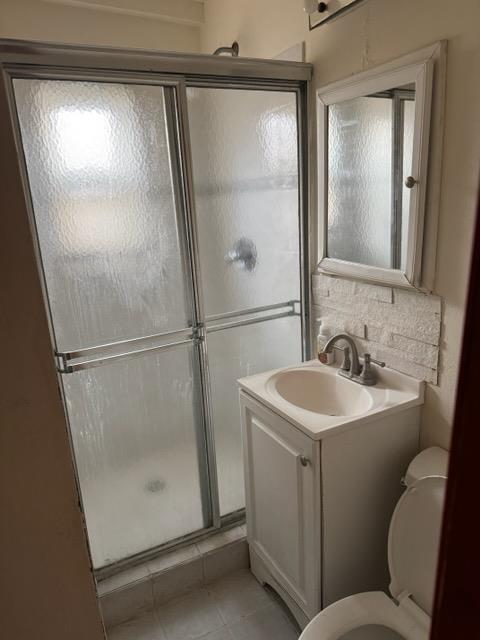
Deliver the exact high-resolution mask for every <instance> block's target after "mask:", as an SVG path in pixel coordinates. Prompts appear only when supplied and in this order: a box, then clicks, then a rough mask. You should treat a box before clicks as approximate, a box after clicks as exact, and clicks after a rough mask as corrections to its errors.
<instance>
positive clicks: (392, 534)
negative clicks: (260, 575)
mask: <svg viewBox="0 0 480 640" xmlns="http://www.w3.org/2000/svg"><path fill="white" fill-rule="evenodd" d="M446 462H447V453H446V452H445V451H443V450H442V449H439V448H438V447H433V448H431V449H429V450H426V451H424V452H422V453H421V454H419V456H417V457H416V458H415V459H414V460H413V462H412V463H411V464H410V466H409V469H408V471H407V474H406V476H405V482H406V484H407V489H406V491H405V492H404V493H403V495H402V496H401V498H400V500H399V501H398V503H397V506H396V508H395V511H394V513H393V516H392V520H391V523H390V529H389V535H388V565H389V569H390V578H391V581H390V593H391V595H392V597H389V596H388V595H387V594H386V593H384V592H382V591H371V592H366V593H358V594H355V595H352V596H349V597H347V598H343V599H342V600H339V601H338V602H335V603H333V604H331V605H329V606H328V607H326V609H324V610H323V611H321V612H320V613H319V614H318V615H317V616H315V617H314V618H313V619H312V620H311V622H310V623H309V624H308V625H307V626H306V627H305V629H304V630H303V633H302V634H301V636H300V638H299V640H428V637H429V631H430V618H431V611H432V604H433V595H434V587H435V575H436V566H437V556H438V548H439V543H440V532H441V524H442V514H443V503H444V498H445V488H446ZM437 474H438V475H437Z"/></svg>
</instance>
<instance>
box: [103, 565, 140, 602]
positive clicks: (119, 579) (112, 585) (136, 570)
mask: <svg viewBox="0 0 480 640" xmlns="http://www.w3.org/2000/svg"><path fill="white" fill-rule="evenodd" d="M147 577H148V567H147V565H145V564H141V565H138V566H137V567H132V568H131V569H127V570H126V571H122V572H121V573H117V574H116V575H114V576H112V577H111V578H107V579H106V580H102V581H101V582H99V583H98V587H97V591H98V595H100V596H102V595H105V594H107V593H110V592H111V591H115V590H116V589H121V588H122V587H125V586H127V585H131V584H132V583H134V582H139V581H140V580H145V578H147Z"/></svg>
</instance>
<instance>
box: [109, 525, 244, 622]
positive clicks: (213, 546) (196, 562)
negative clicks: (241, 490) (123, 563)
mask: <svg viewBox="0 0 480 640" xmlns="http://www.w3.org/2000/svg"><path fill="white" fill-rule="evenodd" d="M248 567H249V554H248V545H247V540H246V525H244V524H242V525H238V526H236V527H233V528H232V529H228V530H227V531H221V532H219V533H216V534H213V535H212V536H210V537H208V538H204V539H203V540H200V541H199V542H196V543H193V544H190V545H188V546H186V547H181V548H179V549H174V550H172V551H170V552H169V553H163V554H162V555H159V557H157V558H154V559H150V560H148V561H146V562H144V563H142V564H139V565H137V566H135V567H132V568H129V569H126V570H124V571H122V572H120V573H118V574H116V575H114V576H111V577H109V578H106V579H104V580H101V581H99V582H98V584H97V593H98V596H99V602H100V609H101V611H102V615H103V621H104V624H105V626H106V627H110V626H113V625H116V624H119V623H121V622H126V621H127V620H129V619H131V618H133V617H134V616H136V615H137V614H138V613H139V612H140V611H142V610H147V609H151V608H153V607H154V606H156V605H159V604H162V603H164V602H166V601H167V600H170V599H171V598H174V597H176V596H178V595H181V594H182V593H185V592H187V591H190V590H191V589H194V588H197V587H198V586H200V585H205V584H208V583H210V582H212V581H214V580H216V579H218V578H220V577H222V576H224V575H226V574H228V573H231V572H232V571H236V570H237V569H244V568H248Z"/></svg>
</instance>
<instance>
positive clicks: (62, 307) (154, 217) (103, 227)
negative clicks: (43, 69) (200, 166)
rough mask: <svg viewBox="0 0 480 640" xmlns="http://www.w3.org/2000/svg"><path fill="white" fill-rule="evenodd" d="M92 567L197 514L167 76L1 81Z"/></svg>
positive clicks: (196, 431) (167, 536)
mask: <svg viewBox="0 0 480 640" xmlns="http://www.w3.org/2000/svg"><path fill="white" fill-rule="evenodd" d="M13 86H14V93H15V100H16V107H17V113H18V119H19V124H20V131H21V138H22V144H23V151H24V156H25V161H26V167H27V173H28V180H29V187H30V194H31V200H32V204H33V211H34V217H35V224H36V231H37V235H38V243H39V247H40V253H41V262H42V267H43V273H44V278H45V286H46V291H47V299H48V305H49V309H50V314H51V322H52V327H53V334H54V340H55V347H56V350H57V353H59V354H60V364H61V366H62V369H61V370H62V371H63V373H62V383H63V388H64V394H65V401H66V406H67V413H68V417H69V423H70V429H71V436H72V443H73V448H74V453H75V459H76V467H77V473H78V477H79V481H80V489H81V494H82V500H83V506H84V511H85V516H86V523H87V528H88V532H89V539H90V546H91V551H92V557H93V562H94V566H95V567H103V566H105V565H109V564H111V563H114V562H116V561H118V560H121V559H124V558H126V557H128V556H132V555H135V554H137V553H140V552H143V551H146V550H148V549H151V548H154V547H156V546H159V545H161V544H162V543H165V542H168V541H170V540H173V539H175V538H179V537H181V536H185V535H187V534H190V533H192V532H195V531H198V530H201V529H203V528H205V527H207V526H210V524H211V506H210V501H209V489H208V473H207V461H206V444H205V430H204V420H203V413H202V388H201V384H200V374H199V352H198V348H197V341H196V337H195V335H194V331H192V327H193V326H194V325H195V323H196V318H195V314H194V309H193V304H192V299H193V293H192V290H193V285H192V276H191V269H190V266H189V264H190V263H189V258H188V255H187V251H186V248H185V240H184V238H185V229H184V224H185V222H184V211H183V208H182V203H181V202H179V197H178V196H177V194H178V192H179V191H180V185H179V184H178V180H177V177H176V176H177V174H178V172H177V169H176V162H177V157H176V155H175V153H176V151H175V149H176V147H175V145H176V140H177V138H176V133H175V130H174V125H172V123H173V122H174V121H175V113H174V107H173V104H174V102H173V92H174V90H175V89H174V87H173V86H162V85H161V84H153V83H152V84H148V85H147V84H133V83H131V84H127V83H124V84H122V83H118V82H94V81H79V80H53V79H34V78H30V79H29V78H23V79H22V78H17V79H14V80H13Z"/></svg>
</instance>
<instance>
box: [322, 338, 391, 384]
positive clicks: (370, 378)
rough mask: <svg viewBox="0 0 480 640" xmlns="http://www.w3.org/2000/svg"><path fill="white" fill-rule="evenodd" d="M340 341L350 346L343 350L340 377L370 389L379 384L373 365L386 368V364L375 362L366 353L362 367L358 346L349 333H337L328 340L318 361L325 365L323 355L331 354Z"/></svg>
mask: <svg viewBox="0 0 480 640" xmlns="http://www.w3.org/2000/svg"><path fill="white" fill-rule="evenodd" d="M339 340H344V341H345V342H346V343H347V344H348V347H345V348H344V349H342V351H343V363H342V366H341V367H340V369H339V370H338V375H340V376H343V377H344V378H349V379H350V380H353V381H354V382H358V384H364V385H367V386H369V387H371V386H373V385H375V384H377V375H376V373H375V371H374V370H373V369H372V365H371V363H372V362H374V363H375V364H377V365H378V366H379V367H384V366H385V362H380V361H379V360H374V359H373V358H372V357H371V355H370V354H369V353H366V354H365V355H364V356H363V366H362V365H361V364H360V359H359V357H358V350H357V345H356V344H355V342H354V340H353V338H352V337H351V336H349V335H348V333H337V334H336V335H334V336H332V337H331V338H330V339H329V340H327V342H326V343H325V346H324V347H323V351H321V352H320V353H319V354H318V359H319V360H320V362H323V363H324V364H325V362H326V358H322V355H323V354H327V353H331V352H332V351H333V349H334V348H335V345H336V343H337V342H338V341H339Z"/></svg>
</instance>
